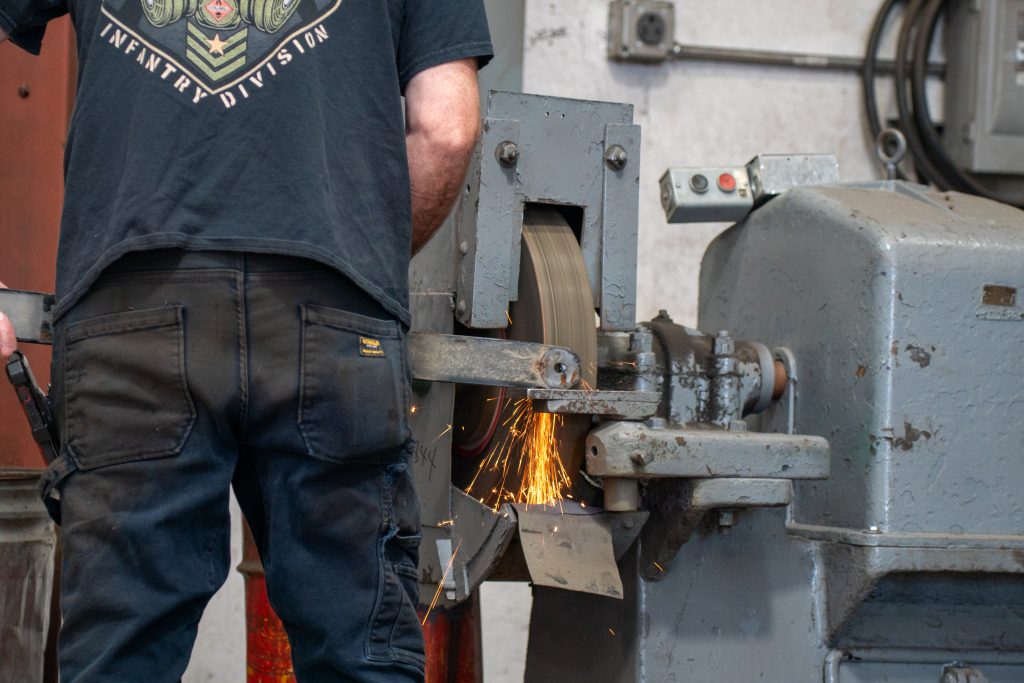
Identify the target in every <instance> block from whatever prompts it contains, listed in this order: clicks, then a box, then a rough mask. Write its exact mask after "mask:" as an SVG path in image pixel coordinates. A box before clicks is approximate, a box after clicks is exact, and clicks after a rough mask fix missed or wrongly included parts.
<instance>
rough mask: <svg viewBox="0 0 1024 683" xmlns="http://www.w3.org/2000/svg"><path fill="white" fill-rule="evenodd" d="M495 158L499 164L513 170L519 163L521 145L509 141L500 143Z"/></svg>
mask: <svg viewBox="0 0 1024 683" xmlns="http://www.w3.org/2000/svg"><path fill="white" fill-rule="evenodd" d="M494 156H495V157H497V159H498V163H499V164H501V165H502V166H504V167H506V168H511V167H513V166H515V165H516V164H517V163H519V145H517V144H516V143H514V142H509V141H508V140H506V141H504V142H501V143H498V147H497V148H496V149H495V150H494Z"/></svg>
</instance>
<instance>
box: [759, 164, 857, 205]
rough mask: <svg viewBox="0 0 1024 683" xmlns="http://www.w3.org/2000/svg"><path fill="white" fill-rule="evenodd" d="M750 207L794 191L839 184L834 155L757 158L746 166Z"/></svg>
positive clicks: (837, 166)
mask: <svg viewBox="0 0 1024 683" xmlns="http://www.w3.org/2000/svg"><path fill="white" fill-rule="evenodd" d="M747 175H748V176H749V177H750V190H751V192H753V195H754V204H755V205H758V206H760V205H761V204H763V203H765V202H766V201H768V200H769V199H771V198H773V197H777V196H779V195H780V194H782V193H783V192H786V191H788V190H792V189H795V188H798V187H816V186H820V185H838V184H839V160H838V159H837V158H836V156H835V155H834V154H761V155H758V156H756V157H754V158H753V159H751V160H750V162H749V163H748V164H747Z"/></svg>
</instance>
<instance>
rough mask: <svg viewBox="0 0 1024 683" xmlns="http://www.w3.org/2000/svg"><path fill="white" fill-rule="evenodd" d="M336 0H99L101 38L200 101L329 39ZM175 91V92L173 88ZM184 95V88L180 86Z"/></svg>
mask: <svg viewBox="0 0 1024 683" xmlns="http://www.w3.org/2000/svg"><path fill="white" fill-rule="evenodd" d="M341 3H342V0H103V5H102V10H101V11H102V14H103V19H101V21H100V22H99V31H100V38H101V39H102V40H105V41H107V42H109V43H110V44H111V45H112V46H113V47H115V48H117V49H118V50H121V51H123V52H124V53H125V54H126V55H128V56H130V57H132V58H134V59H135V61H136V62H138V63H139V65H140V66H141V67H143V68H145V69H146V70H147V71H150V72H151V73H153V74H155V75H156V76H157V77H159V78H162V79H163V80H170V82H171V83H172V84H174V83H177V84H179V85H184V79H187V80H188V81H190V82H189V83H188V90H189V91H192V90H193V88H194V89H195V95H194V97H193V100H194V102H195V103H197V104H198V103H199V101H200V100H202V99H205V97H206V96H208V95H222V97H221V98H220V99H221V100H222V102H223V104H224V105H225V106H227V107H230V106H232V105H233V104H234V102H235V101H236V95H237V93H236V94H235V95H233V94H232V93H231V92H229V91H231V90H232V89H233V88H235V87H236V86H238V85H240V84H242V83H244V82H245V81H247V79H253V80H252V81H251V82H252V83H253V87H262V86H263V82H264V80H265V79H268V78H272V77H274V76H276V75H277V70H278V69H279V68H281V67H282V66H284V65H286V64H288V63H289V62H290V61H291V60H292V59H294V58H295V57H298V56H300V55H303V54H305V53H306V52H307V51H310V50H313V49H315V48H316V47H317V46H318V45H320V44H322V43H323V42H325V41H326V40H327V39H328V37H329V36H328V33H327V29H326V27H325V26H323V24H322V22H323V21H324V20H325V19H326V18H327V17H329V16H330V15H331V14H333V13H334V12H335V11H336V10H337V9H338V7H339V6H340V5H341ZM176 87H177V86H176ZM181 89H182V91H183V92H184V91H185V88H181Z"/></svg>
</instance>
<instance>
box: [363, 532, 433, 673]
mask: <svg viewBox="0 0 1024 683" xmlns="http://www.w3.org/2000/svg"><path fill="white" fill-rule="evenodd" d="M419 546H420V536H419V535H418V534H415V535H413V534H410V535H402V534H396V535H391V534H389V535H387V536H386V537H385V538H384V539H383V540H382V542H381V554H380V559H381V583H380V590H379V592H378V596H377V604H376V609H374V612H373V619H372V620H371V622H370V632H369V634H368V637H367V641H366V655H367V658H368V659H370V660H376V661H387V662H402V663H404V664H408V665H410V666H414V667H417V668H418V669H420V670H422V668H423V666H424V654H423V652H424V646H423V631H422V629H421V626H420V622H419V618H418V616H417V613H416V603H417V601H418V599H419V583H418V581H417V570H416V558H417V555H418V551H419Z"/></svg>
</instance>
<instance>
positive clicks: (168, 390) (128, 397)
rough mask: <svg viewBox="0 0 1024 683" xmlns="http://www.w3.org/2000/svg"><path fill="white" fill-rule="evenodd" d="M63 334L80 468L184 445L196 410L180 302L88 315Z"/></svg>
mask: <svg viewBox="0 0 1024 683" xmlns="http://www.w3.org/2000/svg"><path fill="white" fill-rule="evenodd" d="M64 340H65V341H64V343H65V352H64V361H63V367H64V397H65V398H64V402H65V405H64V410H63V414H64V418H65V435H66V440H67V446H68V449H69V450H70V452H71V455H72V457H74V459H75V461H76V462H77V463H78V466H79V467H80V468H82V469H92V468H95V467H102V466H105V465H114V464H118V463H123V462H132V461H137V460H146V459H150V458H161V457H166V456H169V455H175V454H177V453H178V452H179V451H181V448H182V446H183V445H184V443H185V440H186V439H187V438H188V433H189V431H190V430H191V428H192V424H193V423H194V422H195V417H196V411H195V406H194V404H193V403H192V399H191V396H190V395H189V392H188V388H187V386H186V383H185V342H184V329H183V324H182V310H181V307H180V306H169V307H166V308H156V309H148V310H142V311H126V312H123V313H114V314H111V315H104V316H100V317H97V318H90V319H87V320H82V321H80V322H77V323H74V324H72V325H69V326H68V327H67V329H66V330H65V332H64Z"/></svg>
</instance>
